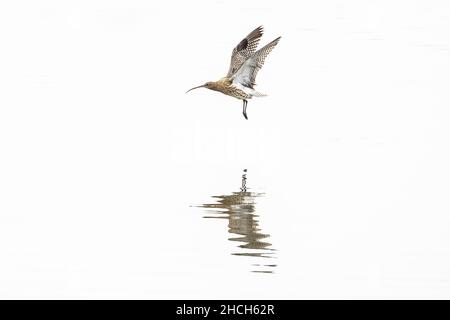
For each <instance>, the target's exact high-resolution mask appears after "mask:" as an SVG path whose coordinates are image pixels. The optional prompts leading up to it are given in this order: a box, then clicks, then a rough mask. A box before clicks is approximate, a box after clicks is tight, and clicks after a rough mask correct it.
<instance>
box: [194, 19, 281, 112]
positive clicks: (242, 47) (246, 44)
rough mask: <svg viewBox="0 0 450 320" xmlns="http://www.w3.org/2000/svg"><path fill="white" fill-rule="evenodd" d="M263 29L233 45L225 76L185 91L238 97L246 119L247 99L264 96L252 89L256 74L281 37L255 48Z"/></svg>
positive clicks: (261, 27)
mask: <svg viewBox="0 0 450 320" xmlns="http://www.w3.org/2000/svg"><path fill="white" fill-rule="evenodd" d="M263 31H264V28H263V26H259V27H258V28H256V29H255V30H253V31H252V32H250V33H249V34H248V35H247V36H246V37H245V38H244V39H242V40H241V41H240V42H239V43H238V45H237V46H236V47H234V49H233V51H232V54H231V62H230V67H229V69H228V73H227V75H226V76H225V77H223V78H221V79H220V80H218V81H208V82H206V83H205V84H203V85H201V86H197V87H194V88H191V89H189V90H188V91H186V93H188V92H189V91H191V90H194V89H198V88H206V89H209V90H214V91H219V92H221V93H223V94H226V95H228V96H231V97H234V98H237V99H240V100H242V101H243V105H242V114H243V115H244V118H245V119H246V120H248V116H247V103H248V100H249V99H251V98H252V97H264V96H266V95H265V94H263V93H260V92H258V91H256V90H255V89H254V86H255V85H256V83H255V78H256V75H257V74H258V71H259V70H261V68H262V66H263V65H264V61H265V59H266V57H267V55H268V54H269V53H270V52H271V51H272V49H273V48H275V46H276V45H277V44H278V42H279V41H280V39H281V37H278V38H276V39H275V40H273V41H272V42H269V43H268V44H266V45H265V46H264V47H262V48H261V49H259V50H256V48H257V47H258V43H259V41H260V40H261V37H262V35H263Z"/></svg>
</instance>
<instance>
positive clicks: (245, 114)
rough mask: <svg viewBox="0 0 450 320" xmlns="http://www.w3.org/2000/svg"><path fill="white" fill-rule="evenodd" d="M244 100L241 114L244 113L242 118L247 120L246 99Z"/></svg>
mask: <svg viewBox="0 0 450 320" xmlns="http://www.w3.org/2000/svg"><path fill="white" fill-rule="evenodd" d="M243 101H244V105H243V106H242V114H243V115H244V118H245V119H246V120H248V117H247V100H243Z"/></svg>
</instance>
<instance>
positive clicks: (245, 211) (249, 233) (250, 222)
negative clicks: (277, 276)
mask: <svg viewBox="0 0 450 320" xmlns="http://www.w3.org/2000/svg"><path fill="white" fill-rule="evenodd" d="M263 195H264V194H263V193H255V192H249V191H248V190H247V170H246V169H245V170H244V174H243V175H242V182H241V188H240V191H239V192H233V193H232V194H229V195H220V196H213V198H215V199H217V200H216V201H217V203H212V204H203V205H201V206H200V207H202V208H207V209H211V210H208V212H209V213H210V214H212V215H209V216H205V217H204V218H213V219H228V228H229V229H228V232H229V233H231V234H234V235H238V236H237V237H235V236H233V237H231V238H229V239H228V240H230V241H237V242H240V243H241V244H240V245H239V247H240V248H242V249H245V250H246V251H245V252H238V253H233V255H237V256H250V257H262V258H272V257H273V256H272V255H273V251H274V249H270V248H269V247H270V246H272V244H271V243H269V242H267V240H266V241H262V239H267V238H268V237H269V235H268V234H263V233H261V229H260V228H259V221H258V220H257V217H258V216H257V215H256V214H255V199H256V198H258V197H261V196H263ZM256 265H257V266H258V264H256ZM264 266H265V267H275V266H276V265H273V264H266V265H264ZM254 272H268V273H271V272H272V271H271V270H270V271H269V270H265V271H261V270H255V271H254Z"/></svg>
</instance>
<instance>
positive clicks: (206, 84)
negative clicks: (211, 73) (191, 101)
mask: <svg viewBox="0 0 450 320" xmlns="http://www.w3.org/2000/svg"><path fill="white" fill-rule="evenodd" d="M213 87H214V82H212V81H208V82H206V83H205V84H202V85H201V86H198V87H193V88H192V89H189V90H188V91H186V93H188V92H189V91H191V90H194V89H198V88H206V89H212V88H213Z"/></svg>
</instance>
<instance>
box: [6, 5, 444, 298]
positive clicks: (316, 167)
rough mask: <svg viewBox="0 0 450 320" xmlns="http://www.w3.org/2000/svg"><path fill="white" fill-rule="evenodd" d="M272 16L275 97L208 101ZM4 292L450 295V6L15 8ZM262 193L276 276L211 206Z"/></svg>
mask: <svg viewBox="0 0 450 320" xmlns="http://www.w3.org/2000/svg"><path fill="white" fill-rule="evenodd" d="M259 25H264V27H265V34H264V36H263V39H262V41H261V44H262V45H263V44H265V43H267V42H269V41H271V40H273V39H274V38H276V37H277V36H280V35H281V36H282V39H281V41H280V43H279V45H278V46H277V47H276V48H275V49H274V50H273V51H272V53H271V54H270V56H269V57H268V58H267V60H266V65H265V66H264V68H263V69H262V71H261V72H260V73H259V75H258V78H257V83H258V84H259V85H258V90H259V91H261V92H264V93H267V94H268V97H265V98H258V99H257V98H255V99H253V100H250V101H249V104H248V116H249V120H248V121H246V120H245V119H244V118H243V117H242V114H241V101H238V100H236V99H232V98H230V97H227V96H225V95H222V94H219V93H217V92H212V91H208V90H205V89H199V90H196V91H192V92H191V93H189V94H187V95H186V94H185V93H184V92H185V91H186V90H187V89H189V88H191V87H193V86H196V85H200V84H203V83H204V82H206V81H211V80H217V79H219V78H220V77H223V76H224V75H225V73H226V71H227V70H228V63H229V59H230V53H231V50H232V48H233V47H234V46H235V45H236V44H237V43H238V42H239V41H240V40H241V39H242V38H243V37H244V36H245V35H246V34H248V33H249V32H250V31H251V30H253V29H254V28H255V27H257V26H259ZM0 47H1V50H0V259H1V263H0V297H1V298H44V299H45V298H153V299H155V298H159V299H175V298H180V299H189V298H190V299H196V298H210V299H213V298H235V299H240V298H247V299H258V298H286V299H299V298H388V299H390V298H450V233H449V227H450V201H449V194H450V169H449V168H450V166H449V163H450V152H449V138H450V129H449V128H450V126H449V120H450V111H449V109H450V95H449V88H450V5H449V4H448V1H361V0H358V1H292V2H287V1H286V2H280V1H262V0H257V1H245V2H243V1H217V0H216V1H211V0H208V1H9V2H6V1H3V2H2V3H1V4H0ZM244 168H246V169H248V182H247V185H248V186H249V187H251V188H254V190H261V191H262V192H264V193H265V196H264V197H263V198H261V199H260V200H259V202H258V203H257V204H256V208H257V213H258V215H259V220H260V227H261V229H262V230H263V232H264V233H268V234H270V235H271V237H270V241H271V242H272V244H273V247H274V248H276V249H277V250H278V251H277V258H276V264H277V267H276V270H275V273H274V274H255V273H252V272H250V268H251V263H252V262H251V261H250V260H249V259H246V258H245V257H237V256H233V255H231V253H233V252H235V251H236V243H232V242H230V241H228V240H227V239H228V238H229V237H230V235H229V234H228V232H227V231H228V230H227V226H226V222H223V223H222V222H221V221H217V220H215V221H211V220H210V219H202V216H203V215H204V214H203V212H201V211H202V210H201V209H199V208H194V207H192V206H193V205H198V204H202V203H211V202H212V201H213V200H212V198H211V196H214V195H222V194H230V193H232V192H233V191H238V189H239V186H240V177H241V173H242V170H243V169H244Z"/></svg>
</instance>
